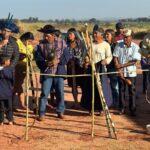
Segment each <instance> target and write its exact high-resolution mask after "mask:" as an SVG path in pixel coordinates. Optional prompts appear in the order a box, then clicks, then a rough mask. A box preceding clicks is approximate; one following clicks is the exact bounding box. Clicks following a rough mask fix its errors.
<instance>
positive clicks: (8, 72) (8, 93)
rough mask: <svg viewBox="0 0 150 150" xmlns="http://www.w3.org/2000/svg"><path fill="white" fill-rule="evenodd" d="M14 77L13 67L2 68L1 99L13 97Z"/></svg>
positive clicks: (0, 80)
mask: <svg viewBox="0 0 150 150" xmlns="http://www.w3.org/2000/svg"><path fill="white" fill-rule="evenodd" d="M13 79H14V78H13V69H8V68H4V69H3V70H0V100H1V99H9V98H10V97H12V93H13V81H14V80H13Z"/></svg>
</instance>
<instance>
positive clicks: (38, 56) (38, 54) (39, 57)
mask: <svg viewBox="0 0 150 150" xmlns="http://www.w3.org/2000/svg"><path fill="white" fill-rule="evenodd" d="M34 58H35V62H36V64H37V66H38V68H39V69H40V70H41V71H42V72H44V70H45V69H46V68H47V65H46V62H45V59H44V57H43V54H42V50H41V47H40V46H39V45H38V46H37V47H36V50H35V51H34Z"/></svg>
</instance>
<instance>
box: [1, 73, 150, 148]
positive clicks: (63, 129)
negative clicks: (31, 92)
mask: <svg viewBox="0 0 150 150" xmlns="http://www.w3.org/2000/svg"><path fill="white" fill-rule="evenodd" d="M141 91H142V86H141V76H140V77H139V78H138V81H137V116H136V117H130V116H129V115H128V114H126V115H117V111H115V110H110V111H111V116H112V119H113V121H114V123H115V127H116V130H117V136H118V140H115V139H111V138H109V137H108V132H107V131H108V130H107V127H106V121H105V116H97V115H95V126H94V128H95V129H94V131H95V136H94V138H92V137H91V120H92V117H91V116H89V114H88V112H86V111H85V110H83V109H81V108H80V107H79V105H78V109H75V108H73V107H72V105H73V104H74V102H73V98H72V94H71V89H70V88H68V87H67V86H65V100H66V108H67V109H66V112H65V119H63V120H60V119H58V118H56V114H55V112H54V111H53V110H50V111H49V112H48V113H47V114H46V118H45V120H44V121H43V122H38V121H35V120H34V118H35V116H34V115H33V114H32V112H30V115H29V123H30V129H29V141H25V136H24V135H25V121H26V118H25V116H26V114H25V111H20V112H16V113H15V116H14V117H15V125H13V126H9V125H4V126H0V150H51V149H52V150H53V149H70V150H78V149H81V150H82V149H83V150H100V149H101V150H103V149H104V150H118V149H119V150H135V149H136V150H149V149H150V135H148V134H147V133H146V129H145V126H146V124H148V123H150V105H149V104H148V103H147V102H146V101H145V99H144V97H143V95H142V92H141ZM34 121H35V122H34Z"/></svg>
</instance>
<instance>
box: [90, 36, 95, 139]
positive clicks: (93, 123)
mask: <svg viewBox="0 0 150 150" xmlns="http://www.w3.org/2000/svg"><path fill="white" fill-rule="evenodd" d="M90 45H91V50H92V49H93V48H92V37H91V36H90ZM90 58H91V59H90V60H91V67H92V137H94V125H95V118H94V105H95V83H94V82H95V80H94V78H95V77H94V76H95V75H94V74H95V70H94V61H93V53H92V51H91V52H90Z"/></svg>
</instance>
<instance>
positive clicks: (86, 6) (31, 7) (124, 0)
mask: <svg viewBox="0 0 150 150" xmlns="http://www.w3.org/2000/svg"><path fill="white" fill-rule="evenodd" d="M9 12H11V13H12V14H13V15H14V18H18V19H23V18H28V17H38V18H39V19H42V20H48V19H76V20H78V19H91V18H96V19H112V18H116V19H117V18H137V17H149V16H150V0H1V2H0V18H6V17H7V16H8V13H9Z"/></svg>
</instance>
